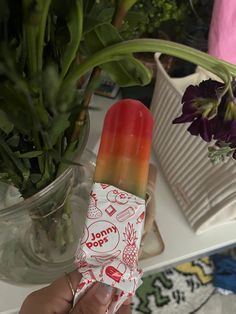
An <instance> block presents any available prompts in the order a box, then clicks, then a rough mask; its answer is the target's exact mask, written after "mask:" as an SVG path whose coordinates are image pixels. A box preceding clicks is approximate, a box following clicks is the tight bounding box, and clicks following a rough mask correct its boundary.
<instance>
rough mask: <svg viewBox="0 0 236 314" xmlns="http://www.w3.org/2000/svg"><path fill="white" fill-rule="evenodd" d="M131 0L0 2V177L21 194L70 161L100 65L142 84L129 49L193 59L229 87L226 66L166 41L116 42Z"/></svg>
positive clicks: (231, 72)
mask: <svg viewBox="0 0 236 314" xmlns="http://www.w3.org/2000/svg"><path fill="white" fill-rule="evenodd" d="M135 2H136V1H131V0H123V1H122V0H120V1H114V2H112V3H113V6H111V7H109V8H108V9H107V11H106V12H105V13H106V14H104V12H101V11H100V8H101V7H100V6H101V4H102V5H103V4H104V3H103V1H102V0H101V1H95V0H89V1H84V2H83V1H82V0H71V1H70V2H69V3H68V2H66V1H60V0H22V1H18V0H9V1H7V0H2V1H1V8H0V12H1V14H0V33H1V37H0V38H1V40H0V180H1V181H4V182H7V183H10V184H14V185H15V186H16V187H17V188H18V189H19V190H20V192H21V193H22V195H23V197H28V196H30V195H32V194H34V193H35V192H37V191H39V190H41V189H42V188H43V187H45V186H46V185H47V184H48V183H50V182H52V181H53V180H54V179H55V178H56V177H57V176H58V175H59V174H60V173H62V172H63V170H64V169H65V168H66V167H67V166H68V164H73V160H74V157H75V156H76V153H77V151H78V147H79V145H80V143H81V137H83V132H84V125H85V124H86V119H87V114H86V112H87V110H88V104H89V100H90V97H91V94H92V92H93V90H94V88H95V87H96V84H97V83H98V77H99V73H100V70H101V69H102V70H104V71H106V72H107V73H109V75H110V76H111V78H112V79H113V80H114V81H116V82H117V84H118V85H120V86H130V85H145V84H147V83H149V82H150V80H151V74H150V72H149V71H148V70H147V69H146V68H145V66H144V65H143V64H142V63H140V62H139V61H138V60H137V59H136V58H134V56H133V53H135V52H153V53H154V52H156V51H159V52H162V53H165V54H169V55H172V56H175V57H179V58H182V59H184V60H187V61H190V62H193V63H196V64H199V65H201V66H202V67H204V68H206V69H207V70H209V71H211V72H213V73H215V74H216V75H218V76H219V77H220V78H221V79H222V80H223V81H224V82H225V86H226V87H225V88H229V86H230V84H231V80H232V76H235V75H236V67H235V66H234V65H231V64H229V63H227V62H223V61H219V60H217V59H216V58H214V57H211V56H209V55H207V54H205V53H203V52H199V51H197V50H195V49H192V48H189V47H186V46H183V45H180V44H176V43H174V42H169V41H163V40H155V39H136V40H130V41H124V39H123V38H122V35H121V34H122V20H123V19H124V17H125V16H126V14H127V12H128V10H129V9H130V8H131V7H132V5H134V4H135ZM90 71H92V74H91V76H90V79H89V81H88V84H87V85H86V86H85V87H84V86H82V85H81V84H80V82H81V79H82V77H83V76H84V75H85V74H87V73H89V72H90ZM47 227H48V224H47V223H46V224H45V229H46V228H47Z"/></svg>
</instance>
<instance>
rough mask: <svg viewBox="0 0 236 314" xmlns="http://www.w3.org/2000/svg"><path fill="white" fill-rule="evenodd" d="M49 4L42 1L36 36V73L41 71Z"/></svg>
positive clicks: (47, 1) (48, 1)
mask: <svg viewBox="0 0 236 314" xmlns="http://www.w3.org/2000/svg"><path fill="white" fill-rule="evenodd" d="M50 4H51V0H44V1H43V5H42V6H43V10H42V16H41V21H40V25H39V35H38V71H39V72H41V71H42V67H43V48H44V37H45V29H46V23H47V17H48V11H49V7H50Z"/></svg>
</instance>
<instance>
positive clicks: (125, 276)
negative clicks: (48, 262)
mask: <svg viewBox="0 0 236 314" xmlns="http://www.w3.org/2000/svg"><path fill="white" fill-rule="evenodd" d="M144 218H145V201H144V199H142V198H139V197H137V196H135V195H133V194H131V193H127V192H125V191H123V190H121V189H118V188H117V187H114V186H112V185H108V184H103V183H95V184H94V186H93V189H92V191H91V195H90V205H89V209H88V212H87V219H86V223H85V227H84V232H83V236H82V239H81V244H80V247H79V249H78V251H77V254H76V266H77V268H78V270H79V272H80V273H81V274H82V279H81V282H80V285H79V287H78V289H77V292H76V296H75V303H76V302H77V301H78V299H79V298H80V296H82V295H83V293H84V292H85V291H86V290H87V289H88V288H89V287H90V286H91V285H92V284H93V283H94V282H95V281H100V282H104V283H106V284H108V285H110V286H112V287H114V288H117V289H116V293H115V297H114V299H113V301H112V303H111V305H110V307H109V311H108V313H109V314H112V313H115V312H116V311H117V310H118V308H119V307H120V306H121V305H122V304H123V302H124V301H125V300H126V299H127V298H128V297H129V296H132V295H134V293H135V290H136V289H137V287H138V286H139V285H140V283H141V280H140V278H141V276H142V270H141V269H140V268H139V266H138V250H139V245H140V241H141V235H142V230H143V222H144Z"/></svg>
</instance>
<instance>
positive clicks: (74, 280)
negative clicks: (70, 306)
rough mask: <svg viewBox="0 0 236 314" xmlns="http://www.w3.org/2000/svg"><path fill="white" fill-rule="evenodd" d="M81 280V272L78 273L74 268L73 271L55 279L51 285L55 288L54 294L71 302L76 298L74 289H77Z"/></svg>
mask: <svg viewBox="0 0 236 314" xmlns="http://www.w3.org/2000/svg"><path fill="white" fill-rule="evenodd" d="M80 280H81V275H80V273H78V271H77V270H74V271H73V272H71V273H69V274H67V275H65V276H63V277H61V278H59V279H57V280H56V281H54V282H53V283H52V284H51V285H50V286H49V287H50V289H52V290H53V292H54V295H56V296H57V297H58V298H61V299H63V300H66V301H67V302H68V303H71V302H72V301H73V298H74V293H73V291H76V288H77V286H78V284H79V282H80ZM70 283H71V285H70Z"/></svg>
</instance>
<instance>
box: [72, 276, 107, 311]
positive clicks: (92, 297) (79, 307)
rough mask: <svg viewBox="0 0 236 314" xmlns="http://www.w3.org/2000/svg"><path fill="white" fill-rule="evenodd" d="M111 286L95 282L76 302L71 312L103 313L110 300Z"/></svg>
mask: <svg viewBox="0 0 236 314" xmlns="http://www.w3.org/2000/svg"><path fill="white" fill-rule="evenodd" d="M112 294H113V288H112V287H110V286H108V285H105V284H103V283H101V282H97V283H95V284H94V285H93V286H92V287H91V288H90V289H89V290H88V291H87V292H85V294H84V295H83V296H82V298H81V299H80V300H79V301H78V302H77V304H76V305H75V307H74V309H73V310H72V312H71V313H72V314H81V313H83V314H105V313H106V310H107V309H108V306H109V304H110V302H111V300H112Z"/></svg>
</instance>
